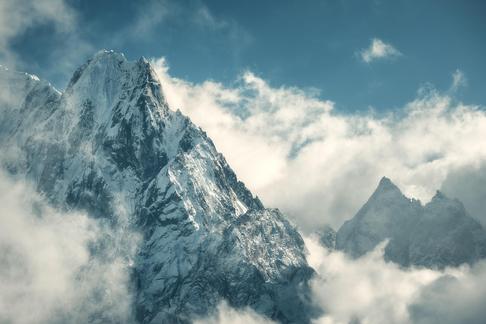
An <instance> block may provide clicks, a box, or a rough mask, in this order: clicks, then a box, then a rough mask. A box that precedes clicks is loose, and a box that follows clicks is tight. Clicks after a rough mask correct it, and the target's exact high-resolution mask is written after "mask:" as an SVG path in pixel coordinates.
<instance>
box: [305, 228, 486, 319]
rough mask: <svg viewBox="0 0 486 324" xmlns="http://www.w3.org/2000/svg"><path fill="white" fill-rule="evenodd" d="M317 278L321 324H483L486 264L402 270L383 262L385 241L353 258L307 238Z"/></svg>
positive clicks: (316, 292)
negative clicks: (365, 253)
mask: <svg viewBox="0 0 486 324" xmlns="http://www.w3.org/2000/svg"><path fill="white" fill-rule="evenodd" d="M305 242H306V246H307V248H308V250H309V252H310V255H309V262H310V264H311V265H312V266H313V267H314V268H315V269H316V271H317V273H318V276H317V277H316V278H315V279H314V280H313V282H312V284H311V286H312V290H313V294H314V301H315V302H316V303H318V304H319V305H321V306H322V308H323V309H324V312H325V314H324V315H323V316H322V317H321V318H319V319H317V320H316V321H315V323H316V324H321V323H322V324H324V323H326V324H331V323H332V324H338V323H343V324H344V323H350V322H356V323H362V324H367V323H370V324H371V323H373V324H385V323H394V324H397V323H400V324H401V323H480V322H481V321H482V319H484V315H485V312H484V307H482V305H483V304H484V300H486V289H484V288H481V287H485V285H484V283H485V280H486V263H479V264H477V265H476V266H474V267H473V268H469V267H462V268H450V269H445V270H443V271H436V270H430V269H414V268H411V269H402V268H400V267H398V266H397V265H395V264H393V263H387V262H385V261H384V260H383V252H384V247H385V242H384V243H383V244H380V245H379V246H378V247H377V248H376V249H375V250H374V251H372V252H370V253H369V254H367V255H365V256H363V257H361V258H359V259H356V260H352V259H349V258H348V257H346V256H345V255H344V254H343V253H341V252H336V251H332V252H331V251H328V250H326V249H324V248H322V247H320V246H319V244H318V243H317V240H316V238H314V237H306V238H305Z"/></svg>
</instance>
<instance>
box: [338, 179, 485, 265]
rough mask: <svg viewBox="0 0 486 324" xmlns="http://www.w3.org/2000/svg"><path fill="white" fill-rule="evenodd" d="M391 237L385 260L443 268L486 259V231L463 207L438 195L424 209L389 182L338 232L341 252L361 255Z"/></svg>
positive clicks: (453, 200) (385, 180)
mask: <svg viewBox="0 0 486 324" xmlns="http://www.w3.org/2000/svg"><path fill="white" fill-rule="evenodd" d="M386 239H389V243H388V244H387V246H386V248H385V259H387V260H390V261H393V262H396V263H398V264H400V265H402V266H411V265H415V266H424V267H429V268H443V267H446V266H458V265H461V264H463V263H468V264H472V263H474V262H476V261H477V260H479V259H481V258H484V257H486V231H485V230H484V229H483V228H482V226H481V225H480V223H479V222H477V221H476V220H474V219H473V218H472V217H470V216H469V215H468V213H467V212H466V210H465V209H464V206H463V204H462V203H461V202H460V201H458V200H456V199H449V198H447V197H446V196H445V195H444V194H443V193H441V192H439V191H438V192H437V194H436V195H435V196H434V197H433V199H432V200H431V201H430V202H429V203H428V204H426V205H425V206H422V204H421V203H420V201H418V200H415V199H409V198H407V197H405V196H404V195H403V194H402V192H401V191H400V189H399V188H398V187H397V186H395V185H394V184H393V183H392V182H391V181H390V179H388V178H383V179H382V180H381V181H380V183H379V185H378V187H377V189H376V190H375V192H374V193H373V194H372V196H371V197H370V199H369V200H368V201H367V202H366V204H365V205H364V206H363V207H362V208H361V209H360V210H359V211H358V213H357V214H356V215H355V216H354V217H353V218H352V219H351V220H348V221H346V222H345V223H344V224H343V225H342V226H341V228H340V229H339V230H338V231H337V234H336V249H338V250H342V251H344V252H346V253H347V254H349V255H351V256H352V257H360V256H362V255H363V254H365V253H367V252H369V251H371V250H372V249H373V248H375V247H376V246H377V245H378V244H379V243H380V242H382V241H384V240H386Z"/></svg>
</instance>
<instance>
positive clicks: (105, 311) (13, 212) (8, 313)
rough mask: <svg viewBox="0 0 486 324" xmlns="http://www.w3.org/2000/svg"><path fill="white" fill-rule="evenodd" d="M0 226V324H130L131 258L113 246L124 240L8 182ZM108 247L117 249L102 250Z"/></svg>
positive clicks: (1, 194) (2, 187)
mask: <svg viewBox="0 0 486 324" xmlns="http://www.w3.org/2000/svg"><path fill="white" fill-rule="evenodd" d="M0 223H1V224H2V225H1V226H0V264H1V267H0V322H2V323H66V322H69V323H87V322H89V321H90V319H92V318H93V317H94V316H95V317H96V318H102V319H103V320H104V321H105V322H110V321H114V322H117V323H122V322H125V321H129V320H130V313H131V309H130V302H131V299H130V292H129V285H128V279H129V260H127V256H129V255H130V253H120V250H123V247H122V245H120V244H118V242H116V240H112V239H111V238H115V237H120V236H121V237H123V236H122V233H117V232H115V231H114V230H113V229H110V228H108V227H105V226H103V225H102V224H100V223H99V222H97V221H95V220H93V219H91V218H88V217H87V216H86V215H83V214H75V213H60V212H58V211H55V210H53V209H52V208H50V207H49V206H47V205H46V204H45V203H44V201H43V199H41V197H39V196H38V195H37V194H36V193H35V191H34V190H33V189H31V188H30V187H29V186H28V185H27V184H25V183H20V182H18V181H13V180H12V179H11V178H9V177H8V176H6V175H4V174H0ZM125 237H126V235H125ZM132 243H134V242H133V241H132ZM107 244H112V245H115V246H116V247H118V249H106V250H105V249H103V246H104V245H107ZM108 250H109V251H108ZM107 251H108V252H107Z"/></svg>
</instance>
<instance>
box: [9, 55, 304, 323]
mask: <svg viewBox="0 0 486 324" xmlns="http://www.w3.org/2000/svg"><path fill="white" fill-rule="evenodd" d="M0 74H1V77H0V78H1V80H2V82H4V83H6V84H9V85H10V88H9V90H8V92H9V98H13V99H9V103H8V104H3V105H2V108H1V109H2V111H5V112H7V113H2V115H1V116H0V126H1V127H0V132H1V135H2V136H1V140H0V145H1V149H2V150H3V151H4V152H8V154H7V153H5V154H4V157H7V156H8V158H4V159H2V163H3V164H4V167H6V168H7V169H8V170H10V172H11V173H12V174H16V175H17V176H19V177H24V176H26V177H27V178H28V179H29V180H31V181H33V182H34V183H35V185H36V186H37V188H38V190H39V191H40V192H41V193H42V194H43V195H45V196H46V197H47V198H48V199H49V201H50V202H51V203H52V204H53V205H54V206H58V207H59V208H65V209H82V210H85V211H87V212H89V213H90V215H92V216H93V217H97V218H99V219H101V220H105V221H106V222H107V223H110V224H112V225H113V226H125V227H128V228H130V229H131V230H134V231H137V232H139V233H140V234H141V235H142V237H143V239H142V243H141V244H140V246H138V248H137V251H138V253H137V255H136V257H135V258H134V259H133V260H128V261H127V264H129V265H130V266H131V267H132V271H133V284H134V289H135V292H136V301H135V305H134V308H135V311H136V316H137V319H138V320H139V321H140V322H144V323H149V322H151V323H162V322H164V323H165V322H184V321H189V320H190V319H191V318H193V317H194V316H200V315H205V314H207V313H208V312H210V311H211V310H213V309H214V307H215V306H216V305H217V304H218V303H219V302H220V301H221V300H222V299H225V300H227V301H228V302H229V304H230V305H232V306H234V307H243V306H250V307H252V308H254V309H255V310H257V311H258V312H259V313H261V314H264V315H266V316H268V317H270V318H272V319H275V320H279V321H281V322H296V323H297V322H298V323H305V322H308V321H309V319H310V316H311V312H310V308H309V307H308V304H307V302H306V297H305V296H306V293H307V281H308V279H309V278H310V277H311V276H312V275H313V270H312V269H311V268H310V267H309V266H308V264H307V262H306V259H305V255H304V243H303V240H302V238H301V236H300V235H299V233H298V232H297V231H296V229H295V228H294V227H293V226H292V225H291V224H289V222H288V221H287V220H286V219H285V217H283V216H282V215H281V214H280V212H279V211H278V210H273V209H266V208H264V206H263V205H262V203H261V202H260V201H259V200H258V198H255V197H254V196H253V195H252V193H251V192H250V191H249V190H248V189H247V188H246V187H245V185H244V184H243V183H241V182H240V181H238V179H237V177H236V175H235V174H234V172H233V171H232V170H231V168H230V167H229V165H228V164H227V162H226V160H225V159H224V157H223V156H222V155H221V154H220V153H218V152H217V150H216V148H215V146H214V145H213V143H212V141H211V140H210V139H209V138H208V137H207V136H206V134H205V133H204V131H202V130H201V129H200V128H198V127H197V126H195V125H194V124H193V123H192V122H191V121H190V120H189V119H188V118H187V117H185V116H183V115H182V114H181V113H180V112H179V111H177V112H174V111H172V110H170V109H169V107H168V106H167V103H166V101H165V99H164V96H163V93H162V91H161V85H160V83H159V81H158V79H157V77H156V75H155V73H154V71H153V69H152V68H151V66H150V64H149V63H148V62H147V61H146V60H145V59H143V58H142V59H140V60H138V61H136V62H130V61H127V60H126V59H125V57H124V56H123V55H122V54H118V53H115V52H112V51H101V52H99V53H97V54H96V55H95V56H94V57H93V58H92V59H91V60H89V61H88V62H87V63H86V64H84V65H83V66H81V67H80V68H79V69H78V70H77V71H76V72H75V73H74V75H73V77H72V79H71V81H70V82H69V85H68V86H67V88H66V90H65V91H64V92H63V93H62V94H61V93H59V92H58V91H57V90H55V89H53V88H52V87H51V86H50V85H49V84H48V83H46V82H43V81H39V80H38V79H37V78H35V77H33V76H29V75H25V74H17V73H13V72H10V71H0ZM120 253H123V251H120ZM127 257H128V255H127Z"/></svg>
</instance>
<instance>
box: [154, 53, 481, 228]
mask: <svg viewBox="0 0 486 324" xmlns="http://www.w3.org/2000/svg"><path fill="white" fill-rule="evenodd" d="M152 64H153V66H154V68H155V70H156V71H157V73H158V75H159V77H160V79H161V83H162V88H163V91H164V93H165V97H166V99H167V101H168V103H169V105H170V107H171V108H172V109H174V110H176V109H180V110H181V111H182V112H183V113H185V114H186V115H188V116H189V117H190V118H191V119H192V120H193V121H194V123H196V124H197V125H198V126H200V127H202V128H203V129H204V130H205V131H207V133H208V134H209V136H210V137H211V138H212V139H213V140H214V142H215V144H216V147H217V148H218V150H219V151H221V152H222V153H223V154H224V155H225V157H226V159H227V160H228V161H229V163H230V165H231V166H232V167H233V168H234V170H235V171H236V174H237V175H238V177H239V178H240V179H241V180H242V181H243V182H245V183H246V184H247V186H248V187H249V188H250V189H251V190H252V191H253V192H254V193H255V194H257V195H258V196H259V197H260V198H261V199H262V200H263V202H264V203H265V204H266V205H268V206H272V207H278V208H280V209H282V210H283V211H284V212H285V213H286V214H287V215H288V216H289V217H290V218H291V219H292V221H293V222H294V223H295V224H297V225H298V226H299V227H300V229H301V230H303V231H304V232H308V231H312V230H314V229H315V228H316V227H321V226H323V225H324V224H330V225H331V226H333V227H339V226H340V225H341V224H342V223H343V222H344V221H345V220H347V219H350V218H351V217H353V215H354V214H355V213H356V212H357V210H358V209H359V208H360V207H361V206H362V205H363V204H364V203H365V202H366V200H367V199H368V198H369V196H370V195H371V193H372V192H373V190H374V189H375V188H376V186H377V184H378V181H379V179H380V178H381V177H383V176H387V177H389V178H391V179H392V181H394V182H395V183H396V184H397V185H398V186H399V187H400V188H401V189H402V191H403V192H404V194H405V195H407V196H409V197H414V198H417V199H420V200H421V201H422V202H424V203H425V202H427V201H428V200H430V198H431V197H432V196H433V195H434V194H435V192H436V190H438V189H441V188H442V187H443V184H444V182H445V181H446V179H447V178H448V177H450V176H451V175H452V174H454V173H456V172H459V171H460V170H463V169H464V168H466V169H468V168H469V169H471V170H483V169H481V168H480V166H481V165H482V163H485V162H484V161H486V143H483V142H481V141H478V139H479V138H484V137H485V136H486V113H485V111H484V108H483V107H481V106H475V105H467V104H464V103H461V102H458V101H456V100H455V99H454V97H453V94H451V93H449V92H448V91H443V92H441V91H439V90H437V89H435V88H433V87H431V86H430V85H429V86H428V87H426V88H420V89H419V91H418V93H417V96H416V98H414V99H412V100H411V101H410V102H409V103H408V104H406V105H405V106H404V107H402V108H401V109H400V110H396V111H393V112H389V113H388V114H381V115H378V114H376V113H374V112H373V111H371V112H368V113H361V114H340V113H339V111H337V109H336V104H335V103H333V102H332V101H330V100H323V99H321V98H320V97H319V96H318V94H317V93H315V92H312V91H308V90H303V89H299V88H296V87H272V86H271V85H270V84H269V83H268V82H267V81H266V80H264V79H263V78H261V77H259V76H257V75H255V74H254V73H252V72H249V71H247V72H244V73H243V74H242V75H241V76H240V77H239V78H238V79H237V80H236V82H235V83H234V84H233V85H232V86H226V85H223V84H221V83H218V82H214V81H211V80H208V81H204V82H202V83H191V82H188V81H186V80H183V79H179V78H175V77H172V76H171V75H170V73H169V67H168V65H167V62H166V61H165V59H163V58H161V59H154V60H152ZM451 82H452V84H454V82H456V81H454V79H453V80H452V81H451ZM208 116H211V117H210V118H208ZM455 182H458V181H455ZM460 191H461V188H457V189H456V190H450V189H448V190H445V193H446V194H448V193H454V194H455V193H457V192H460ZM483 192H485V193H486V191H485V190H483ZM477 196H478V195H476V196H474V197H477ZM452 198H454V196H452ZM464 202H465V203H466V208H467V209H468V211H469V212H470V213H471V214H472V215H473V216H474V217H476V218H477V219H478V220H479V221H480V222H482V223H483V225H484V224H485V223H486V216H485V215H483V214H482V211H481V209H479V208H478V206H481V205H482V202H476V203H473V202H471V201H470V200H469V201H464Z"/></svg>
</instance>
